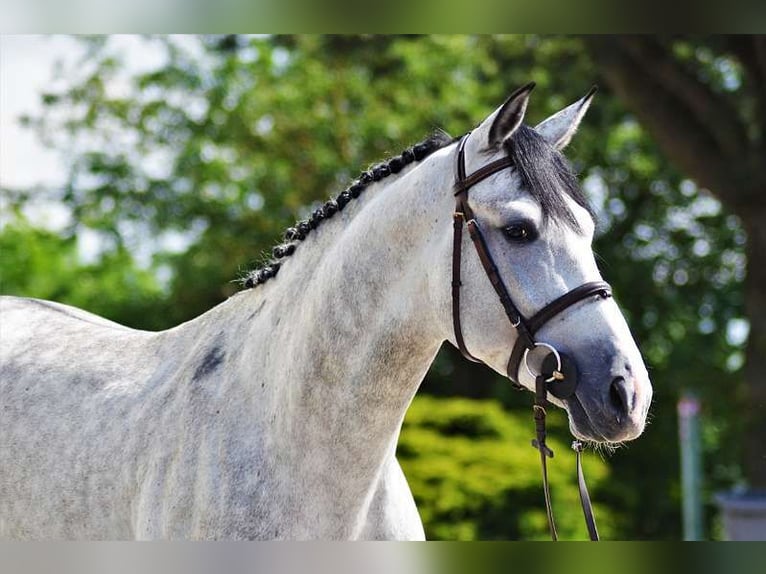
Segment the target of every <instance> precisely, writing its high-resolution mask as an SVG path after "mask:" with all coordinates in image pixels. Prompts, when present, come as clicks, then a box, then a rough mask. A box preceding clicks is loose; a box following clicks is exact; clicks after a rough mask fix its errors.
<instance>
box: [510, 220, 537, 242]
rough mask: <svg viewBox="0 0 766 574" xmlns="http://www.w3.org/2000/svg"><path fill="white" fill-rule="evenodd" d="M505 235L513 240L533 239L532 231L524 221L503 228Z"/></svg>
mask: <svg viewBox="0 0 766 574" xmlns="http://www.w3.org/2000/svg"><path fill="white" fill-rule="evenodd" d="M503 233H504V234H505V236H506V237H507V238H508V239H510V240H512V241H529V240H530V239H532V232H531V231H530V229H529V227H528V226H527V225H524V224H523V223H514V224H512V225H509V226H508V227H506V228H505V229H503Z"/></svg>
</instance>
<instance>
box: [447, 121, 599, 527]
mask: <svg viewBox="0 0 766 574" xmlns="http://www.w3.org/2000/svg"><path fill="white" fill-rule="evenodd" d="M469 135H470V132H469V133H468V134H466V135H464V136H463V137H462V138H461V140H460V142H459V143H458V146H457V174H456V181H455V213H454V215H453V245H452V322H453V328H454V331H455V342H456V343H457V347H458V349H460V352H461V353H462V354H463V356H464V357H465V358H467V359H468V360H470V361H473V362H475V363H481V360H479V359H477V358H476V357H475V356H473V355H472V354H471V353H470V351H468V348H467V347H466V344H465V340H464V338H463V332H462V327H461V323H460V287H461V281H460V266H461V259H462V246H463V226H464V225H465V226H466V227H467V228H468V233H469V235H470V237H471V241H472V243H473V246H474V247H475V249H476V253H477V254H478V256H479V261H481V265H482V267H483V268H484V271H485V273H486V274H487V277H488V278H489V280H490V283H491V284H492V287H493V288H494V289H495V292H496V293H497V296H498V297H499V299H500V303H501V304H502V305H503V309H504V310H505V314H506V315H507V316H508V320H509V321H510V322H511V325H512V326H513V328H514V329H515V330H516V333H517V338H516V342H515V344H514V346H513V349H512V350H511V356H510V359H509V360H508V368H507V371H508V378H509V379H510V380H511V381H512V383H514V384H515V385H516V386H520V385H519V383H518V381H519V368H520V366H521V363H522V362H523V363H524V366H525V368H526V369H527V371H528V372H529V374H530V375H531V376H532V377H533V378H534V379H535V404H534V407H533V408H534V419H535V430H536V438H535V439H534V440H533V441H532V445H533V446H534V447H535V448H536V449H537V450H538V451H539V452H540V463H541V466H542V472H543V491H544V494H545V510H546V514H547V516H548V527H549V529H550V533H551V538H552V539H553V540H557V539H558V534H557V532H556V525H555V523H554V520H553V510H552V506H551V499H550V491H549V488H548V468H547V459H548V458H553V451H552V450H551V449H550V448H548V446H547V445H546V444H545V437H546V430H545V415H546V411H545V409H546V406H547V405H548V404H549V403H548V400H547V397H548V393H549V392H550V393H551V394H552V395H553V396H555V397H556V398H558V399H561V400H566V399H568V398H570V397H572V396H573V395H574V394H575V391H576V390H577V383H578V375H577V367H576V363H575V361H574V360H573V359H571V358H570V357H568V356H567V355H565V354H564V353H560V352H559V351H557V350H556V349H555V348H554V347H553V346H552V345H549V344H548V343H543V342H540V341H536V340H535V338H534V336H535V333H536V332H537V331H538V330H539V329H540V328H541V327H542V326H543V325H545V324H546V323H547V322H548V321H550V320H551V319H552V318H553V317H555V316H556V315H558V314H559V313H561V312H563V311H565V310H567V309H568V308H569V307H571V306H572V305H574V304H576V303H578V302H580V301H584V300H586V299H589V298H592V297H594V296H598V297H599V298H602V299H606V298H608V297H611V295H612V288H611V287H610V286H609V284H608V283H606V282H604V281H592V282H589V283H585V284H583V285H580V286H579V287H576V288H575V289H572V290H571V291H569V292H568V293H566V294H564V295H562V296H561V297H559V298H558V299H555V300H554V301H552V302H551V303H549V304H548V305H546V306H545V307H543V309H541V310H540V311H538V312H537V313H536V314H535V315H533V316H532V317H531V318H529V319H526V318H525V317H524V315H522V313H521V312H520V311H519V309H518V308H517V307H516V305H515V304H514V302H513V299H512V298H511V296H510V294H509V293H508V290H507V289H506V287H505V284H504V283H503V281H502V278H501V277H500V272H499V271H498V269H497V265H496V264H495V262H494V260H493V259H492V256H491V254H490V253H489V249H488V248H487V243H486V241H485V240H484V237H483V235H482V232H481V228H480V227H479V224H478V222H477V221H476V218H475V217H474V214H473V211H472V210H471V207H470V206H469V205H468V190H469V189H470V188H471V187H472V186H474V185H476V184H477V183H479V182H480V181H483V180H484V179H486V178H488V177H489V176H491V175H493V174H495V173H497V172H498V171H500V170H503V169H506V168H509V167H512V166H513V162H512V161H511V158H510V157H507V156H506V157H503V158H500V159H497V160H495V161H492V162H490V163H488V164H486V165H484V166H482V167H480V168H479V169H477V170H476V171H475V172H473V173H471V174H470V175H466V173H465V144H466V141H467V140H468V136H469ZM539 347H542V348H546V349H548V351H549V352H548V354H547V355H546V356H545V358H544V360H543V361H542V365H541V367H540V372H538V373H535V372H533V370H532V369H531V368H530V366H529V363H528V358H529V353H530V352H531V351H532V350H533V349H535V348H539ZM572 448H573V449H574V450H575V453H576V459H577V483H578V487H579V490H580V502H581V504H582V508H583V513H584V515H585V522H586V525H587V527H588V534H589V536H590V539H591V540H598V530H597V528H596V521H595V518H594V516H593V509H592V506H591V503H590V497H589V495H588V489H587V487H586V485H585V477H584V475H583V472H582V464H581V452H582V444H581V443H579V442H578V441H575V442H574V443H573V444H572Z"/></svg>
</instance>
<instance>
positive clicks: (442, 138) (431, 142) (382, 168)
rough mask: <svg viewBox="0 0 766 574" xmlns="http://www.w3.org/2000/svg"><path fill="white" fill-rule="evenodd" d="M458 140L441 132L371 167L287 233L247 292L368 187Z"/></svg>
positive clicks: (247, 282)
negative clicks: (313, 231)
mask: <svg viewBox="0 0 766 574" xmlns="http://www.w3.org/2000/svg"><path fill="white" fill-rule="evenodd" d="M454 141H455V140H454V138H451V137H450V136H448V135H447V134H446V133H444V132H442V131H437V132H435V133H434V134H432V135H431V136H429V137H428V138H427V139H425V140H423V141H422V142H420V143H417V144H415V145H413V146H412V147H409V148H407V149H406V150H404V151H403V152H402V153H401V154H399V155H397V156H394V157H392V158H390V159H388V160H386V161H384V162H381V163H378V164H375V165H373V166H372V167H370V168H369V169H368V170H367V171H364V172H362V174H361V175H360V176H359V177H358V178H357V179H356V180H354V181H353V182H352V183H351V185H349V186H348V187H347V188H346V189H345V190H343V191H342V192H340V194H338V196H337V197H336V198H335V199H330V200H329V201H327V202H326V203H325V204H324V205H322V206H321V207H319V208H317V209H315V210H314V211H313V212H312V213H311V215H310V216H309V217H308V219H304V220H301V221H298V222H296V223H295V225H293V226H292V227H289V228H287V230H286V231H285V233H284V241H283V242H282V243H280V244H278V245H276V246H274V247H273V248H272V250H271V255H272V257H271V258H270V259H269V260H268V261H267V262H266V263H265V264H263V265H262V266H261V267H259V268H257V269H254V270H252V271H250V272H249V273H248V274H247V275H246V276H245V277H244V278H243V279H242V280H241V282H242V284H243V287H244V288H245V289H251V288H253V287H255V286H257V285H260V284H262V283H265V282H266V281H268V280H269V279H271V278H272V277H276V275H277V273H278V272H279V268H280V266H281V265H282V261H281V260H282V259H284V258H286V257H289V256H290V255H292V254H293V253H294V252H295V250H296V249H297V248H298V246H299V245H300V243H301V242H302V241H303V240H304V239H306V237H307V236H308V235H309V234H310V233H311V231H312V230H314V229H316V228H317V227H319V226H320V225H321V224H322V222H323V221H325V220H327V219H330V218H331V217H332V216H333V215H335V214H336V213H338V212H339V211H343V209H344V208H345V207H346V205H348V203H349V202H351V200H352V199H356V198H357V197H359V196H360V195H361V194H362V192H363V191H364V190H365V189H366V188H367V186H368V185H369V184H371V183H373V182H376V181H380V180H381V179H385V178H386V177H388V176H389V175H392V174H397V173H399V172H400V171H402V170H403V169H404V168H405V167H407V166H408V165H410V164H411V163H415V162H419V161H421V160H423V159H425V158H427V157H428V156H429V155H431V154H432V153H433V152H435V151H437V150H439V149H441V148H443V147H445V146H447V145H449V144H451V143H453V142H454Z"/></svg>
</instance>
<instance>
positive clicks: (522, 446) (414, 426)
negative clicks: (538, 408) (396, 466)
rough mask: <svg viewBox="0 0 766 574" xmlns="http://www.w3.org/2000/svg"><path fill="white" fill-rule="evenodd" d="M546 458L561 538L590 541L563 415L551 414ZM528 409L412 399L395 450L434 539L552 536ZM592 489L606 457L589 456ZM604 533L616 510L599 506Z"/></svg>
mask: <svg viewBox="0 0 766 574" xmlns="http://www.w3.org/2000/svg"><path fill="white" fill-rule="evenodd" d="M551 423H552V424H551V425H550V429H551V434H552V437H551V439H550V441H549V446H550V447H551V448H552V449H553V451H554V453H555V454H556V456H555V457H554V458H553V459H552V460H551V462H550V463H549V465H550V482H551V498H552V500H553V503H554V506H555V518H556V525H557V527H558V529H559V532H560V534H561V535H562V537H563V538H567V539H570V538H573V539H577V538H581V539H587V531H586V530H585V525H584V522H583V518H582V515H581V513H580V503H579V495H578V492H577V486H576V480H575V474H574V454H573V453H572V452H571V451H570V449H569V444H568V442H567V439H566V437H565V435H566V423H565V419H564V418H563V417H561V416H560V415H559V416H553V417H551ZM532 436H534V423H533V421H532V414H531V409H530V410H529V412H523V413H522V412H519V413H508V412H507V411H505V410H504V409H503V408H502V406H501V405H500V403H499V402H497V401H491V400H470V399H462V398H436V397H429V396H427V395H421V396H418V397H416V398H415V400H414V401H413V403H412V406H411V407H410V409H409V411H408V412H407V417H406V418H405V420H404V426H403V429H402V434H401V437H400V439H399V448H398V451H397V456H398V458H399V460H400V462H401V464H402V468H403V470H404V473H405V475H406V476H407V480H408V482H409V483H410V486H411V488H412V491H413V494H414V496H415V501H416V503H417V505H418V508H419V509H420V514H421V517H422V519H423V522H424V524H425V527H426V537H427V538H429V539H432V540H434V539H436V540H487V539H496V540H502V539H508V540H516V539H522V540H530V539H542V540H545V539H547V538H548V537H549V535H548V526H547V520H546V517H545V506H544V504H543V492H542V486H541V478H540V472H541V471H540V458H539V454H538V452H537V451H536V450H535V449H533V448H532V447H531V445H530V437H532ZM584 458H585V462H584V469H585V474H586V476H587V478H588V481H589V486H590V489H591V492H593V493H598V492H599V489H600V487H601V486H602V485H603V484H604V483H605V482H606V481H607V479H608V478H609V468H608V467H607V465H606V463H605V462H604V461H602V460H600V459H598V458H597V457H596V456H594V455H592V454H591V455H585V457H584ZM595 512H596V513H597V515H598V516H597V519H598V520H599V527H600V528H601V532H602V534H603V535H604V536H606V537H610V536H612V535H613V534H614V529H613V526H612V525H613V516H612V513H611V511H610V510H609V509H608V508H606V507H603V506H602V505H600V504H596V505H595Z"/></svg>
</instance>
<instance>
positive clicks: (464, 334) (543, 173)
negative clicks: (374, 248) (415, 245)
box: [449, 85, 652, 442]
mask: <svg viewBox="0 0 766 574" xmlns="http://www.w3.org/2000/svg"><path fill="white" fill-rule="evenodd" d="M532 87H533V86H532V85H529V86H525V87H524V88H521V89H520V90H517V91H516V92H515V93H514V94H513V95H511V97H510V98H509V99H508V100H507V101H506V102H505V103H504V104H503V105H502V106H500V107H499V108H498V109H497V110H495V112H494V113H492V114H491V115H490V116H489V117H487V118H486V119H485V120H484V121H483V122H482V123H481V124H480V125H479V126H478V127H477V128H476V129H475V130H473V131H472V132H471V133H470V134H468V135H467V136H465V137H464V138H463V139H462V140H461V142H460V143H459V144H458V149H457V152H456V156H457V158H456V164H457V168H456V174H457V175H456V181H457V184H456V188H455V190H454V193H455V195H456V197H457V198H458V199H457V206H456V209H455V212H456V224H455V235H454V237H455V239H454V241H453V246H452V248H453V253H452V255H451V256H450V257H449V260H450V261H451V262H452V270H453V271H452V280H453V285H459V286H458V287H453V307H452V308H453V322H454V329H453V331H454V337H453V338H452V339H453V342H455V343H456V344H457V345H458V347H460V348H461V350H463V351H464V354H465V355H466V356H468V357H469V358H476V359H478V360H480V361H481V362H484V363H486V364H487V365H489V366H490V367H492V368H493V369H494V370H496V371H498V372H499V373H502V374H504V375H507V376H508V377H510V378H511V379H512V380H513V381H515V382H517V383H519V384H520V385H522V386H524V387H527V388H529V389H533V390H534V389H535V386H536V378H537V376H544V378H545V382H546V385H547V388H548V390H549V391H550V400H551V401H552V402H553V403H554V404H557V405H558V406H561V407H563V408H565V409H566V410H567V412H568V414H569V422H570V429H571V431H572V433H573V434H574V435H575V436H576V437H578V438H581V439H585V440H592V441H597V442H620V441H624V440H630V439H633V438H636V437H637V436H638V435H640V434H641V432H642V431H643V429H644V425H645V422H646V416H647V412H648V409H649V404H650V402H651V397H652V387H651V383H650V381H649V376H648V374H647V370H646V367H645V366H644V362H643V360H642V358H641V354H640V352H639V350H638V347H637V346H636V343H635V341H634V340H633V337H632V336H631V333H630V330H629V328H628V325H627V323H626V321H625V318H624V317H623V315H622V313H621V311H620V309H619V307H618V305H617V304H616V303H615V301H614V299H613V298H611V289H610V288H609V286H608V285H607V284H606V283H604V282H603V280H602V278H601V274H600V272H599V269H598V266H597V265H596V260H595V257H594V254H593V250H592V242H593V236H594V231H595V218H594V214H593V212H592V210H591V208H590V206H589V204H588V201H587V199H586V197H585V195H584V194H583V192H582V191H581V189H580V187H579V185H578V182H577V178H576V176H575V174H574V172H573V170H572V167H571V166H570V164H569V163H568V162H567V160H566V159H565V158H564V156H563V155H562V153H561V151H562V150H563V149H564V147H565V146H566V145H567V144H568V143H569V141H570V140H571V138H572V136H573V135H574V133H575V132H576V130H577V127H578V125H579V123H580V121H581V119H582V118H583V116H584V115H585V112H586V110H587V109H588V106H589V104H590V102H591V99H592V96H593V92H594V91H595V90H592V91H591V92H590V93H589V94H588V95H586V96H585V97H584V98H582V99H581V100H579V101H577V102H575V103H574V104H572V105H570V106H568V107H566V108H564V109H563V110H561V111H559V112H558V113H556V114H554V115H553V116H551V117H549V118H548V119H546V120H545V121H543V122H542V123H540V124H538V125H537V126H535V127H534V128H532V127H528V126H526V125H524V124H523V118H524V114H525V111H526V107H527V102H528V99H529V93H530V91H531V89H532ZM469 191H470V193H469ZM464 223H465V224H467V227H468V229H469V231H470V237H469V234H462V235H461V234H460V233H459V231H458V227H460V226H462V225H463V224H464ZM471 240H473V241H471ZM471 243H473V246H474V247H475V249H474V248H472V247H471ZM482 251H483V253H482ZM456 259H457V261H456ZM461 262H462V270H460V266H461ZM456 266H457V267H458V270H459V272H458V273H455V267H456ZM460 293H462V297H461V296H460ZM457 297H460V298H459V299H458V304H456V303H455V298H457ZM541 310H542V311H541ZM455 316H456V317H457V318H456V319H455V318H454V317H455ZM461 317H462V318H461Z"/></svg>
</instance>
